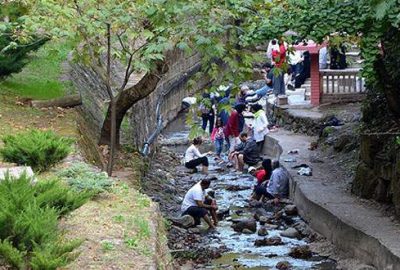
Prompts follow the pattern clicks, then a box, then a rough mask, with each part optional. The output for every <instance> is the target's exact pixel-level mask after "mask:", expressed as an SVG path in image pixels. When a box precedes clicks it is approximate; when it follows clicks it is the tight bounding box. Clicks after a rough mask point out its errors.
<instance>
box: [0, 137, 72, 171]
mask: <svg viewBox="0 0 400 270" xmlns="http://www.w3.org/2000/svg"><path fill="white" fill-rule="evenodd" d="M3 142H4V147H3V148H1V149H0V156H1V157H2V158H3V159H4V160H5V161H7V162H13V163H17V164H18V165H28V166H31V167H32V169H33V170H34V171H37V172H43V171H45V170H47V169H48V168H50V167H51V166H53V165H54V164H56V163H57V162H59V161H61V160H62V159H64V158H65V157H66V156H67V155H68V154H69V153H70V152H71V150H72V148H71V145H72V142H73V141H72V140H71V139H68V138H63V137H60V136H58V135H56V134H55V133H54V132H52V131H40V130H30V131H27V132H23V133H19V134H16V135H7V136H4V137H3Z"/></svg>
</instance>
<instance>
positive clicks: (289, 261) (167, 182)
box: [143, 125, 336, 270]
mask: <svg viewBox="0 0 400 270" xmlns="http://www.w3.org/2000/svg"><path fill="white" fill-rule="evenodd" d="M182 130H185V129H184V128H183V127H182V126H180V125H177V126H176V127H174V126H173V127H172V128H170V129H167V131H166V132H165V133H164V138H165V139H164V141H163V142H162V144H163V146H162V147H161V148H160V149H159V151H158V152H156V153H155V155H154V156H153V159H152V162H151V166H150V168H149V170H148V172H147V174H146V176H145V181H144V182H143V189H144V192H146V193H147V194H148V195H150V196H151V197H152V198H153V200H154V201H157V202H159V204H160V208H161V211H162V212H163V214H164V216H165V217H166V219H168V220H170V222H171V223H170V225H169V226H168V227H169V233H168V238H169V239H168V240H169V243H168V245H169V248H170V250H171V253H172V255H173V256H174V258H175V263H176V266H175V268H177V269H179V268H180V269H321V270H322V269H325V270H329V269H336V262H335V261H333V260H331V259H329V258H326V257H322V256H319V255H318V254H317V253H316V252H314V251H313V250H312V248H310V246H309V244H310V243H312V242H315V241H319V240H320V239H321V237H320V236H319V235H318V234H316V233H315V232H313V231H312V230H311V229H310V228H309V227H308V226H307V224H306V223H305V222H304V221H303V220H302V219H301V218H300V217H299V216H298V215H297V209H296V206H295V205H293V204H292V202H291V201H290V200H283V201H282V202H281V203H280V204H279V205H274V204H273V202H272V201H266V202H262V203H260V202H252V201H250V200H249V198H250V195H251V192H252V189H253V186H254V183H255V181H254V179H253V177H252V176H251V175H249V174H236V173H234V172H232V171H231V170H230V169H229V168H226V164H225V162H223V163H221V164H217V163H216V162H215V161H214V160H213V159H212V158H210V162H211V165H210V167H209V171H210V173H209V175H202V174H201V173H196V174H190V173H189V172H188V171H187V170H186V169H185V168H184V166H182V165H181V163H180V160H181V158H182V156H181V155H182V153H183V151H184V149H185V148H186V147H187V146H186V145H182V143H183V144H185V142H187V141H186V138H187V135H188V134H187V132H186V131H182ZM205 147H206V148H207V147H208V148H210V147H211V146H210V145H209V146H207V145H205ZM204 177H207V178H210V179H212V184H211V188H212V190H213V191H214V192H215V198H216V200H217V202H218V206H219V218H220V222H219V225H218V227H217V230H216V231H214V232H208V231H207V230H206V228H205V227H206V226H199V227H197V228H192V227H190V225H191V224H190V223H191V221H190V219H189V220H188V219H180V218H178V217H180V204H181V202H182V199H183V197H184V195H185V193H186V191H187V190H188V189H189V188H190V187H192V186H193V185H194V184H195V183H197V182H198V181H200V180H201V179H203V178H204Z"/></svg>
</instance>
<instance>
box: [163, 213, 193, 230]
mask: <svg viewBox="0 0 400 270" xmlns="http://www.w3.org/2000/svg"><path fill="white" fill-rule="evenodd" d="M169 220H170V221H171V222H172V224H174V225H177V226H179V227H183V228H186V229H187V228H190V227H192V226H194V219H193V217H192V216H189V215H184V216H181V217H170V218H169Z"/></svg>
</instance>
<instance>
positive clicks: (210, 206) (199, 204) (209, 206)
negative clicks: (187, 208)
mask: <svg viewBox="0 0 400 270" xmlns="http://www.w3.org/2000/svg"><path fill="white" fill-rule="evenodd" d="M196 204H197V206H198V207H202V208H206V209H215V207H214V206H212V205H207V204H204V202H203V201H196Z"/></svg>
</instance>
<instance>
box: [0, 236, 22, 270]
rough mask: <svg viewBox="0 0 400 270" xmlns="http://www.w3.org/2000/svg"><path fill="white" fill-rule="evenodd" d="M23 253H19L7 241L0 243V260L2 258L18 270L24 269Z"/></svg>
mask: <svg viewBox="0 0 400 270" xmlns="http://www.w3.org/2000/svg"><path fill="white" fill-rule="evenodd" d="M24 256H25V253H24V252H21V251H19V250H18V249H16V248H15V247H13V245H12V244H11V243H10V241H8V240H3V241H0V258H3V259H4V260H5V261H6V262H8V264H10V266H13V267H15V268H18V269H24V268H25V260H24Z"/></svg>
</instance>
